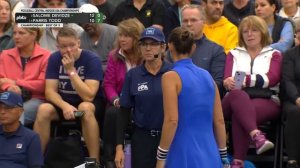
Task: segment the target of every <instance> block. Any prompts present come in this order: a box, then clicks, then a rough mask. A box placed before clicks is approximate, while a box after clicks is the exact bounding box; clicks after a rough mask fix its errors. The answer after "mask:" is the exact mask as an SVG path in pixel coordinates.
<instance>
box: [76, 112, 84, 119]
mask: <svg viewBox="0 0 300 168" xmlns="http://www.w3.org/2000/svg"><path fill="white" fill-rule="evenodd" d="M83 114H84V112H83V111H75V112H74V115H75V117H76V118H80V117H82V116H83Z"/></svg>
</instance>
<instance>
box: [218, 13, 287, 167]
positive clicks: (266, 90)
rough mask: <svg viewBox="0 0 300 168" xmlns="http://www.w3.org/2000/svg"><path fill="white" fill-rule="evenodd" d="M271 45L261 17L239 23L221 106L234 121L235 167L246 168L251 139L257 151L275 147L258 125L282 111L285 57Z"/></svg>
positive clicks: (226, 65)
mask: <svg viewBox="0 0 300 168" xmlns="http://www.w3.org/2000/svg"><path fill="white" fill-rule="evenodd" d="M270 44H271V37H270V35H269V32H268V26H267V24H266V22H265V21H264V20H263V19H261V18H259V17H258V16H248V17H245V18H244V19H243V20H242V21H241V23H240V26H239V47H236V48H235V49H233V50H231V51H230V52H229V53H228V55H227V57H226V64H225V71H224V81H223V84H224V87H225V88H226V89H227V90H228V91H229V92H228V93H227V94H226V95H225V97H224V98H223V100H222V107H223V112H224V118H225V119H226V120H231V121H232V136H233V137H232V139H233V149H234V153H233V156H234V161H233V163H232V168H242V167H244V160H245V158H246V155H247V151H248V148H249V144H250V141H252V142H253V143H254V144H255V146H256V153H257V154H261V153H263V152H265V151H267V150H269V149H271V148H273V146H274V144H273V143H272V142H270V141H269V140H268V139H267V138H266V136H265V134H264V133H262V131H260V130H259V129H258V128H257V125H259V124H261V123H264V122H266V121H269V120H273V119H276V118H278V117H279V114H280V105H279V102H278V91H279V81H280V74H281V60H282V56H281V54H280V51H278V50H275V49H273V48H271V47H270ZM245 107H246V108H245Z"/></svg>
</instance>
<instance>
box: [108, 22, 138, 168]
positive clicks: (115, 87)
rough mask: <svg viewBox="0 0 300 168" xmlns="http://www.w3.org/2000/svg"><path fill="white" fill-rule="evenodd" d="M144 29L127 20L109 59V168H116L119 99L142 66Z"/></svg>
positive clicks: (119, 29) (121, 24)
mask: <svg viewBox="0 0 300 168" xmlns="http://www.w3.org/2000/svg"><path fill="white" fill-rule="evenodd" d="M143 30H144V26H143V24H142V23H140V22H139V21H138V20H137V19H128V20H124V21H122V22H120V23H119V25H118V39H117V49H115V50H112V51H111V52H110V53H109V55H108V62H107V68H106V72H105V75H104V83H103V87H104V92H105V95H106V98H107V100H108V102H109V106H108V107H107V110H106V112H105V121H104V155H105V158H106V167H108V168H111V167H114V164H115V163H114V159H115V147H116V144H115V125H116V124H115V122H116V116H117V115H116V114H117V112H118V109H119V106H120V105H119V96H120V93H121V90H122V87H123V83H124V80H125V74H126V72H127V71H128V70H130V69H131V68H134V67H135V66H137V65H139V64H140V63H141V54H140V51H139V45H138V40H139V38H140V35H141V34H142V32H143Z"/></svg>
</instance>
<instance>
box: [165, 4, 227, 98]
mask: <svg viewBox="0 0 300 168" xmlns="http://www.w3.org/2000/svg"><path fill="white" fill-rule="evenodd" d="M181 15H182V26H184V27H187V28H188V29H189V30H190V31H192V32H193V33H194V39H195V42H196V49H195V51H194V52H193V54H192V56H191V58H192V60H193V63H194V64H196V65H197V66H199V67H201V68H203V69H205V70H207V71H208V72H209V73H210V74H211V76H212V77H213V79H214V80H215V82H216V83H217V85H218V89H219V92H220V95H223V94H222V93H223V90H224V89H223V75H224V66H225V59H226V54H225V52H224V49H223V47H221V46H219V45H218V44H216V43H214V42H212V41H210V40H209V39H207V38H206V36H205V34H203V27H204V23H205V20H206V16H205V11H204V9H203V8H202V7H201V6H199V5H186V6H185V7H183V8H182V12H181ZM167 59H168V60H169V61H171V62H173V60H172V58H171V54H170V52H169V51H168V52H167Z"/></svg>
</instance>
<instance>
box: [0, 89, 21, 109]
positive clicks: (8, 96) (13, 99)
mask: <svg viewBox="0 0 300 168" xmlns="http://www.w3.org/2000/svg"><path fill="white" fill-rule="evenodd" d="M0 102H2V103H4V104H6V105H7V106H10V107H17V106H18V107H23V99H22V96H21V95H19V94H16V93H14V92H10V91H8V92H3V93H1V94H0Z"/></svg>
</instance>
